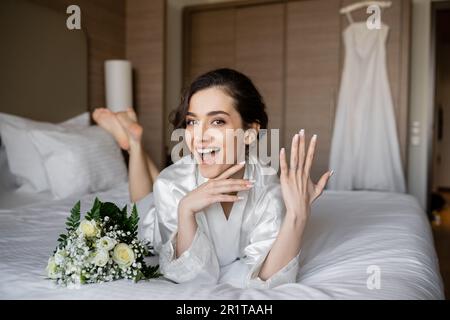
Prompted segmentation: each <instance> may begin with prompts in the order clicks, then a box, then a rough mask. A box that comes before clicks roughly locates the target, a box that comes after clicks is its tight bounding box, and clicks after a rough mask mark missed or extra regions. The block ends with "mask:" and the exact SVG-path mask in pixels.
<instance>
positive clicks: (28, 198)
mask: <svg viewBox="0 0 450 320" xmlns="http://www.w3.org/2000/svg"><path fill="white" fill-rule="evenodd" d="M53 199H54V198H53V195H52V194H51V193H50V192H40V193H31V192H24V191H20V190H19V189H11V190H8V191H4V192H2V193H0V210H2V209H14V208H19V207H23V206H27V205H31V204H39V203H43V202H45V203H48V202H51V201H52V200H53Z"/></svg>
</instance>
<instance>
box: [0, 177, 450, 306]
mask: <svg viewBox="0 0 450 320" xmlns="http://www.w3.org/2000/svg"><path fill="white" fill-rule="evenodd" d="M97 195H98V196H99V198H100V200H102V201H113V202H115V203H118V204H126V203H127V199H128V192H127V186H126V185H122V186H120V187H118V188H115V189H113V190H111V191H108V192H104V193H99V194H97ZM93 199H94V195H87V196H84V197H82V199H81V200H82V212H85V211H86V210H87V209H89V208H90V206H91V204H92V201H93ZM77 200H78V199H66V200H60V201H51V202H43V203H39V204H36V205H27V206H25V207H21V208H16V209H3V210H0V298H1V299H443V298H444V294H443V287H442V281H441V277H440V274H439V269H438V263H437V258H436V253H435V249H434V245H433V239H432V235H431V231H430V227H429V224H428V221H427V219H426V216H425V214H424V213H423V211H422V210H421V209H420V207H419V206H418V204H417V202H416V201H415V200H414V198H413V197H411V196H408V195H401V194H392V193H391V194H389V193H378V192H377V193H375V192H335V191H326V192H325V193H324V194H323V196H322V197H321V198H320V199H319V200H318V201H317V202H316V204H315V205H314V208H313V213H312V216H311V219H310V221H309V224H308V226H307V230H306V234H305V237H304V245H303V250H302V255H301V260H300V263H301V269H300V272H299V274H298V278H297V280H298V283H296V284H287V285H282V286H280V287H277V288H275V289H271V290H257V289H238V288H234V287H232V286H230V285H226V284H221V285H216V286H195V285H193V284H174V283H171V282H169V281H166V280H164V279H157V280H151V281H148V282H140V283H138V284H133V283H132V282H129V281H126V280H121V281H116V282H112V283H106V284H100V285H87V286H84V287H82V288H81V289H67V288H58V287H56V286H55V285H54V284H53V283H52V282H51V281H49V280H46V279H45V272H44V268H45V266H46V264H47V260H48V257H49V255H50V254H51V253H52V251H53V249H54V247H55V245H56V239H57V236H58V234H59V233H61V232H63V231H64V222H65V219H66V217H67V215H68V212H69V210H70V208H71V207H72V206H73V204H74V203H75V202H76V201H77ZM369 266H376V268H379V271H380V289H372V290H370V289H369V288H368V287H367V279H368V277H369V276H370V275H369V274H368V273H367V268H368V267H369Z"/></svg>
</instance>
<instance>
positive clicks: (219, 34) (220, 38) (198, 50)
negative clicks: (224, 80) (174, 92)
mask: <svg viewBox="0 0 450 320" xmlns="http://www.w3.org/2000/svg"><path fill="white" fill-rule="evenodd" d="M234 18H235V14H234V9H232V8H231V9H217V10H207V11H198V12H192V13H191V14H190V19H189V18H188V19H187V21H188V23H189V26H188V27H187V28H186V30H188V31H187V32H188V33H187V34H186V37H187V44H186V45H187V47H186V53H187V54H186V55H185V59H186V60H185V63H184V66H185V70H184V75H185V79H184V84H185V85H187V84H189V83H190V82H191V81H192V80H193V79H195V77H197V76H199V75H200V74H202V73H204V72H207V71H210V70H213V69H216V68H222V67H229V68H234V65H235V63H234V61H235V60H234V52H235V48H234V47H235V37H234V35H235V23H234Z"/></svg>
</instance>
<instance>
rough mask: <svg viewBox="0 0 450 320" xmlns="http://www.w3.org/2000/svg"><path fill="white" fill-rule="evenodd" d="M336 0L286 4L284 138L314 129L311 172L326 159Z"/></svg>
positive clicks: (334, 81)
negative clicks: (314, 141) (314, 149)
mask: <svg viewBox="0 0 450 320" xmlns="http://www.w3.org/2000/svg"><path fill="white" fill-rule="evenodd" d="M340 2H341V1H340V0H309V1H298V2H289V3H288V4H287V43H286V45H287V55H286V113H285V143H286V146H287V147H288V148H289V149H290V141H291V139H292V137H293V135H294V134H295V133H296V132H298V131H299V130H300V129H302V128H304V129H305V130H306V137H307V139H308V142H309V139H310V138H311V136H312V134H317V135H318V144H317V147H316V155H315V160H314V166H313V168H312V173H311V175H312V177H313V179H317V178H319V177H320V174H322V173H324V172H326V171H327V170H328V169H329V168H328V162H329V153H330V147H331V136H332V133H333V122H334V114H335V110H334V109H335V104H336V100H337V99H336V97H337V91H338V83H339V59H340V56H339V52H340V40H341V34H340V17H339V13H338V12H339V8H340Z"/></svg>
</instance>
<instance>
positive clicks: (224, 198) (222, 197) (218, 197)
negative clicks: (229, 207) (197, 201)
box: [212, 194, 243, 203]
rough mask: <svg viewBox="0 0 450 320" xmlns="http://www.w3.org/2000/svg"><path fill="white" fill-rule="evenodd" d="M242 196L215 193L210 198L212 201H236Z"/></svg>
mask: <svg viewBox="0 0 450 320" xmlns="http://www.w3.org/2000/svg"><path fill="white" fill-rule="evenodd" d="M242 199H243V198H242V197H238V196H232V195H226V194H221V195H216V196H214V197H213V198H212V202H213V203H217V202H236V201H239V200H242Z"/></svg>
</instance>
